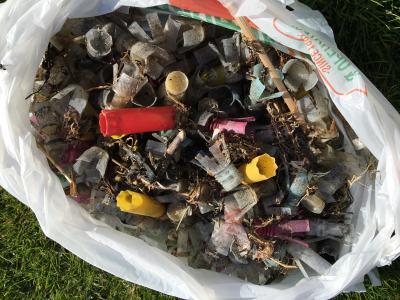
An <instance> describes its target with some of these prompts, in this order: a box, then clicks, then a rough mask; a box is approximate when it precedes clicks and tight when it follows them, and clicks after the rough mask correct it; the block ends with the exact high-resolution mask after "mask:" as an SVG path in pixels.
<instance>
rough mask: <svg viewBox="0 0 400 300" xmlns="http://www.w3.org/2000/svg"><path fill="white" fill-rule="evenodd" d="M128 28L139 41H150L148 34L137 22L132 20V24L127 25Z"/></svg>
mask: <svg viewBox="0 0 400 300" xmlns="http://www.w3.org/2000/svg"><path fill="white" fill-rule="evenodd" d="M128 30H129V31H130V33H132V35H133V36H134V37H135V38H136V39H138V40H139V41H141V42H148V41H150V37H149V36H148V34H147V33H146V32H145V31H144V30H143V28H142V27H141V26H140V25H139V24H138V23H137V22H132V24H131V25H129V27H128Z"/></svg>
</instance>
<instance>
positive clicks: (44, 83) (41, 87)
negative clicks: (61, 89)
mask: <svg viewBox="0 0 400 300" xmlns="http://www.w3.org/2000/svg"><path fill="white" fill-rule="evenodd" d="M48 80H49V78H47V79H46V80H45V81H44V82H43V84H42V85H41V86H40V88H39V89H38V90H37V91H36V92H33V93H30V94H29V95H28V96H26V97H25V100H28V99H29V98H30V97H31V96H33V95H35V94H37V93H39V92H40V91H41V90H42V89H43V87H44V86H45V85H46V83H47V81H48Z"/></svg>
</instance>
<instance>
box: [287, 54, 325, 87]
mask: <svg viewBox="0 0 400 300" xmlns="http://www.w3.org/2000/svg"><path fill="white" fill-rule="evenodd" d="M314 68H315V67H314V65H313V64H311V63H306V62H304V61H302V60H299V59H290V60H288V61H287V62H286V64H285V65H284V66H283V68H282V72H283V74H284V75H285V79H284V82H285V84H286V86H287V87H288V88H289V89H290V90H291V91H293V92H297V91H298V90H299V88H300V87H301V86H302V87H303V88H304V90H305V91H309V90H311V89H312V88H313V87H314V86H315V85H316V84H317V82H318V76H317V73H316V72H315V69H314Z"/></svg>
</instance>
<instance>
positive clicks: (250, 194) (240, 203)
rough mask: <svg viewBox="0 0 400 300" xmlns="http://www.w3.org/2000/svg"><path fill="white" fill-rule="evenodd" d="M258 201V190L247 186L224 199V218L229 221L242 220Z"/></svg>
mask: <svg viewBox="0 0 400 300" xmlns="http://www.w3.org/2000/svg"><path fill="white" fill-rule="evenodd" d="M257 202H258V197H257V194H256V192H255V191H254V190H253V189H252V188H251V187H247V188H244V189H242V190H240V191H237V192H235V193H233V194H231V195H229V196H227V197H226V198H225V199H224V219H225V221H227V222H231V223H232V222H240V221H241V219H242V218H243V217H244V215H245V214H246V213H247V212H248V211H249V210H250V209H252V208H253V206H254V205H256V204H257Z"/></svg>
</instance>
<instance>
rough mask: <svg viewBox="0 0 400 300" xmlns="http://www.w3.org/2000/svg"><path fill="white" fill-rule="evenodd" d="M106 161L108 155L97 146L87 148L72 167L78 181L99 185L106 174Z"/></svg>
mask: <svg viewBox="0 0 400 300" xmlns="http://www.w3.org/2000/svg"><path fill="white" fill-rule="evenodd" d="M108 160H109V155H108V153H107V151H105V150H104V149H101V148H100V147H97V146H93V147H91V148H89V149H88V150H86V151H85V152H83V154H82V155H81V156H80V157H79V158H78V159H77V160H76V163H75V164H74V166H73V168H74V171H75V172H76V174H77V175H78V180H81V181H83V182H85V183H92V184H97V183H99V182H100V180H101V178H102V177H103V176H104V174H105V172H106V169H107V164H108Z"/></svg>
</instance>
